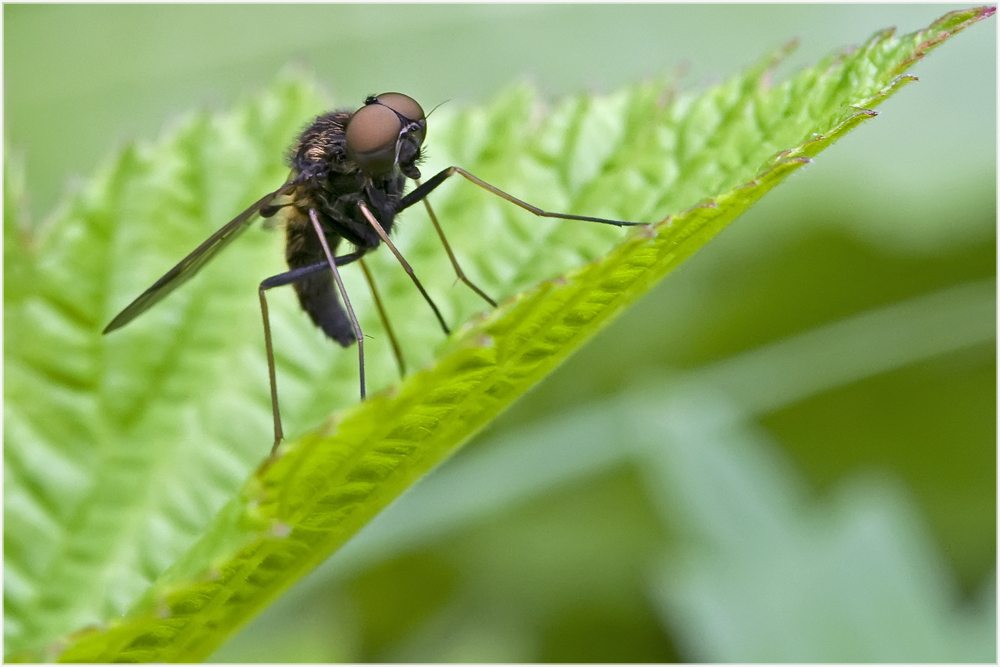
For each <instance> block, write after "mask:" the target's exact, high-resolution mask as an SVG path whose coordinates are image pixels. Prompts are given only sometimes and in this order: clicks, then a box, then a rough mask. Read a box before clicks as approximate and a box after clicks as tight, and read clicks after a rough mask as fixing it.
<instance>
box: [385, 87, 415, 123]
mask: <svg viewBox="0 0 1000 667" xmlns="http://www.w3.org/2000/svg"><path fill="white" fill-rule="evenodd" d="M375 100H376V101H377V102H378V103H379V104H384V105H385V106H387V107H389V108H390V109H392V110H393V111H395V112H396V113H398V114H399V115H400V116H402V117H403V118H405V119H406V120H412V121H418V120H423V119H424V110H423V109H421V108H420V105H419V104H417V101H416V100H415V99H413V98H412V97H410V96H409V95H404V94H403V93H382V94H381V95H379V96H378V97H376V98H375Z"/></svg>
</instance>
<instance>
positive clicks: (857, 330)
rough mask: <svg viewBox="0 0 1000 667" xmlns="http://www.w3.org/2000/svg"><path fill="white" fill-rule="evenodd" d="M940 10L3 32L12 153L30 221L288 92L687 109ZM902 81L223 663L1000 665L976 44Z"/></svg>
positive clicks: (988, 258)
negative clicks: (671, 73) (70, 187)
mask: <svg viewBox="0 0 1000 667" xmlns="http://www.w3.org/2000/svg"><path fill="white" fill-rule="evenodd" d="M955 8H957V7H956V6H935V5H919V6H902V5H879V6H787V5H780V6H772V7H763V6H749V5H740V6H722V5H713V6H703V7H702V6H693V5H691V6H688V5H685V6H614V7H610V6H607V7H606V6H432V7H428V6H374V7H366V6H353V5H351V6H321V5H310V6H292V7H285V6H281V7H278V6H248V7H228V6H172V5H170V6H52V5H48V6H27V5H15V6H11V5H8V6H5V7H4V19H5V20H4V26H5V27H4V30H5V34H4V38H5V39H4V61H5V93H6V95H5V133H6V138H7V144H8V146H12V147H14V148H15V149H16V150H17V151H23V155H24V158H25V169H24V180H25V181H26V183H27V189H28V193H29V196H28V199H27V201H26V202H24V203H23V206H24V207H25V208H26V210H28V211H30V213H31V215H32V216H33V218H34V219H35V220H39V219H41V218H42V217H44V216H46V215H48V214H49V213H51V211H52V210H53V207H54V206H55V202H56V201H57V199H59V198H60V193H62V192H64V191H65V188H66V184H67V182H69V183H71V184H72V182H73V179H74V178H75V177H77V176H78V175H80V174H85V173H90V172H91V171H93V169H94V167H95V165H97V164H98V162H99V160H100V159H102V158H103V157H104V156H106V155H108V154H109V153H110V152H111V151H110V147H111V146H114V145H115V143H116V142H119V143H120V142H123V141H126V140H128V139H131V138H134V137H138V136H152V135H154V134H156V133H157V131H158V130H159V128H160V127H161V126H162V125H163V124H164V123H165V122H167V121H170V120H172V119H174V118H176V117H177V116H178V115H179V114H180V113H181V112H186V111H187V110H189V109H191V108H199V107H203V106H205V105H206V104H209V105H212V106H216V107H223V106H227V105H228V104H229V103H230V102H231V101H232V100H234V99H237V98H240V97H242V96H244V95H246V94H247V92H248V91H252V90H255V89H258V88H260V87H263V86H264V85H265V84H266V83H268V82H269V81H271V80H273V78H274V76H275V74H277V73H278V72H280V71H283V70H284V69H285V68H286V67H287V66H288V64H289V63H300V64H304V65H305V66H306V67H307V68H308V69H309V70H310V71H312V72H314V73H315V76H316V77H317V79H319V80H321V81H324V82H325V83H326V85H327V86H328V87H329V89H330V90H332V91H333V93H334V97H335V99H336V100H337V101H338V102H340V103H343V104H344V105H346V106H351V105H353V104H356V103H357V100H360V99H361V98H363V96H364V95H365V94H368V93H372V92H379V91H382V90H390V89H399V90H402V91H404V92H407V93H409V94H412V95H414V96H415V97H416V98H417V99H420V100H421V101H424V103H425V104H427V106H428V107H430V106H431V105H433V104H434V103H436V101H443V100H446V99H452V100H463V101H473V100H476V101H479V100H483V99H486V98H488V97H490V96H491V95H492V94H493V93H494V92H495V91H497V90H499V89H501V88H505V87H507V86H509V84H510V83H511V82H513V81H518V80H529V81H531V82H533V83H534V84H536V85H537V86H538V87H539V88H540V89H541V90H543V91H545V92H546V93H547V94H550V95H553V96H554V95H558V94H560V93H565V92H570V91H576V90H578V89H580V88H591V89H596V90H599V91H606V90H611V89H614V88H615V87H617V86H618V85H620V84H621V83H623V82H626V81H633V80H636V79H641V78H644V77H651V76H654V75H658V74H660V73H662V72H663V71H665V70H668V69H670V68H671V67H673V66H675V65H679V64H683V63H686V68H687V69H686V73H685V74H684V76H683V77H682V79H681V83H680V87H681V88H682V89H693V88H698V87H700V86H701V85H703V84H704V83H706V82H714V81H718V80H719V79H721V78H722V77H724V76H727V75H730V74H733V73H736V72H738V71H741V70H742V69H744V68H745V67H746V66H748V65H749V64H750V63H752V62H753V61H755V60H756V59H757V58H758V57H759V55H760V54H761V53H764V52H767V51H770V50H772V49H773V48H775V47H776V46H778V45H780V44H782V43H784V42H785V41H787V39H788V38H789V37H798V38H799V39H800V40H801V44H802V45H801V48H800V49H799V50H798V51H797V52H796V53H795V54H794V55H793V56H792V58H791V59H790V61H789V62H788V63H786V64H785V65H784V66H783V67H782V71H783V72H789V71H794V70H795V69H796V68H798V67H801V66H802V65H804V64H806V63H810V62H813V61H815V60H817V59H818V57H819V56H821V55H823V54H825V53H826V52H828V51H829V50H831V49H833V48H837V47H839V46H841V45H842V44H845V43H850V42H856V41H857V40H859V39H862V38H864V37H865V36H867V35H869V34H871V33H872V32H874V31H875V30H877V29H881V28H884V27H888V26H892V25H896V26H899V28H900V30H901V31H909V30H912V29H915V28H918V27H921V26H925V25H927V24H929V23H930V22H931V21H932V20H933V19H935V18H937V17H938V16H940V15H942V14H944V13H945V12H947V11H950V10H952V9H955ZM912 73H913V74H915V75H917V76H918V77H920V79H921V81H920V83H917V84H915V85H912V86H908V87H907V88H906V89H905V90H904V91H902V92H901V93H900V94H899V95H897V96H896V97H895V99H893V100H892V101H891V102H889V103H888V104H886V105H885V106H883V107H881V108H880V112H881V117H880V118H879V119H878V120H876V121H873V122H871V123H868V124H865V125H863V126H861V127H860V128H859V129H857V130H856V131H855V132H854V133H852V134H851V135H850V136H849V137H848V138H846V139H845V140H843V141H842V142H840V144H838V146H837V150H835V151H830V152H829V153H824V154H823V155H822V156H821V157H820V159H819V160H818V161H817V162H816V164H815V165H813V166H811V167H810V168H809V169H808V170H806V171H805V172H804V173H803V174H802V175H800V176H799V177H797V178H795V179H791V180H790V182H789V183H787V184H786V185H784V186H783V187H782V188H779V189H778V190H776V191H775V192H773V193H772V194H771V195H770V196H769V197H767V198H765V199H764V200H763V201H762V202H761V203H760V204H758V205H757V206H756V207H755V208H754V209H752V210H751V211H750V212H749V213H748V214H747V215H746V216H744V217H743V218H742V219H741V220H740V221H739V223H738V224H736V225H733V226H732V228H731V229H729V230H727V231H726V233H725V234H722V235H721V236H720V237H719V238H718V239H717V240H716V241H715V242H714V243H712V244H710V245H709V246H708V247H706V248H705V249H704V250H703V251H702V252H701V253H699V255H698V256H697V257H695V258H694V259H693V260H692V261H690V262H688V263H687V264H686V265H685V269H684V270H683V271H680V272H678V273H676V274H674V275H673V276H671V278H670V279H669V280H667V281H665V282H664V283H663V284H661V285H660V286H659V287H658V288H656V289H655V290H654V291H653V293H651V294H650V295H648V296H647V297H646V298H645V299H644V300H643V301H642V302H640V304H638V307H636V308H633V309H632V310H631V311H629V312H628V313H627V314H626V315H625V316H623V317H622V318H621V319H619V320H618V321H617V322H615V323H614V324H613V325H612V326H610V327H609V328H608V329H606V330H605V331H604V332H603V333H602V334H600V335H599V336H598V337H597V338H595V339H594V340H593V341H592V342H591V343H590V344H589V345H588V347H587V348H585V349H584V350H582V351H581V352H580V353H579V354H577V355H576V356H575V357H573V358H572V359H571V360H570V361H569V362H568V363H566V364H565V365H564V366H562V367H561V368H560V369H559V370H558V371H557V372H556V373H554V374H553V375H552V376H551V377H550V378H549V379H548V380H547V381H546V382H544V383H543V384H542V385H540V386H539V387H538V388H537V389H536V390H535V391H533V392H531V393H530V394H529V395H528V396H527V397H525V399H524V400H522V401H521V402H520V403H519V404H517V405H516V406H515V407H514V408H512V409H511V410H510V411H508V412H507V413H506V414H505V415H503V416H502V417H501V418H500V419H499V420H497V422H495V423H494V424H493V425H491V427H490V428H489V429H488V430H487V432H485V433H483V434H482V435H481V436H480V437H479V438H478V439H477V440H476V441H474V442H473V443H471V444H470V446H469V447H468V448H467V450H466V451H463V452H462V453H461V454H460V455H459V456H457V457H456V458H455V460H453V461H452V462H450V463H449V464H448V465H446V466H445V467H443V468H442V469H441V470H439V471H438V472H436V473H435V474H433V475H432V476H430V477H429V478H428V479H427V480H426V481H425V482H424V483H422V484H421V485H419V486H418V487H417V489H415V490H414V491H413V492H412V493H411V494H408V495H406V496H404V497H403V498H401V499H400V500H399V502H398V503H396V504H395V505H394V506H393V507H392V508H390V511H389V512H387V513H386V514H385V515H383V516H382V517H380V518H379V519H378V520H377V521H375V522H373V523H372V524H371V525H370V526H369V527H368V528H366V529H365V531H364V532H363V533H362V534H361V535H359V538H358V539H357V540H356V541H355V542H353V543H351V545H350V546H349V547H348V548H346V549H344V550H343V551H342V552H340V553H338V554H337V555H336V556H335V557H334V558H333V559H331V560H330V561H329V562H328V563H327V564H326V565H324V566H323V567H322V568H320V570H318V571H317V572H316V573H314V574H313V575H311V576H310V577H308V578H307V579H306V580H304V581H302V582H300V583H299V585H297V586H296V587H295V588H294V589H293V590H292V591H291V592H290V594H289V595H287V596H286V597H285V598H283V599H282V600H281V601H279V602H278V603H277V604H275V605H274V606H273V607H271V608H270V609H269V610H268V611H267V612H265V614H263V615H262V616H260V617H259V618H258V619H257V620H256V621H254V622H253V623H252V624H251V625H250V626H249V627H248V628H246V630H245V631H244V632H243V633H242V634H240V635H239V636H237V637H236V638H234V639H233V640H232V641H231V642H230V643H229V644H228V645H227V646H225V647H223V648H222V649H221V650H220V651H219V652H218V653H217V655H216V659H218V660H224V661H234V662H235V661H264V660H274V661H315V662H320V661H337V660H342V661H362V660H375V661H394V660H399V661H450V660H455V661H481V660H485V661H575V660H576V661H592V660H604V661H668V660H706V661H724V660H738V661H753V660H764V661H783V660H798V661H809V660H823V661H853V660H859V661H881V660H886V661H899V660H913V661H926V660H942V661H961V660H975V661H995V659H996V655H995V611H994V610H995V568H996V552H995V544H996V477H995V471H996V443H995V433H996V411H995V402H996V386H995V378H996V373H995V368H996V359H995V344H994V333H993V332H994V326H995V320H996V313H995V265H996V264H995V262H996V34H995V30H991V29H989V28H986V27H985V26H984V27H981V28H980V29H975V30H970V31H969V32H968V33H967V34H964V35H962V38H960V39H956V40H955V41H954V42H953V43H949V44H947V45H946V46H944V47H943V48H942V49H941V50H940V51H938V52H936V53H935V54H934V56H933V57H932V58H930V59H928V61H927V62H926V63H920V64H918V66H917V67H916V68H915V69H914V70H913V71H912ZM428 142H429V145H430V150H431V151H432V152H433V150H434V137H433V134H432V135H431V136H430V137H429V139H428ZM5 169H7V170H8V171H9V170H10V169H11V165H10V163H9V161H8V162H7V164H6V166H5ZM11 176H17V174H8V177H11ZM14 205H18V203H17V202H5V206H6V207H9V206H14ZM5 213H6V211H5ZM775 248H778V249H779V251H778V252H776V251H775ZM6 259H8V258H6V257H5V260H6ZM15 263H16V262H15ZM15 268H16V267H15ZM5 270H11V268H10V267H9V266H8V268H7V269H5ZM567 461H569V462H570V463H569V464H567ZM790 628H794V631H792V630H790ZM865 633H868V634H865Z"/></svg>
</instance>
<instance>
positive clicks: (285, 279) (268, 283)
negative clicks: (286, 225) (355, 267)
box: [257, 252, 362, 454]
mask: <svg viewBox="0 0 1000 667" xmlns="http://www.w3.org/2000/svg"><path fill="white" fill-rule="evenodd" d="M361 255H362V253H357V252H354V253H350V254H348V255H341V256H340V257H337V258H335V260H334V261H335V263H336V264H337V265H339V266H343V265H345V264H350V263H351V262H353V261H355V260H358V259H361ZM329 268H330V265H329V263H328V262H319V263H317V264H312V265H310V266H304V267H301V268H298V269H293V270H292V271H287V272H285V273H280V274H278V275H276V276H271V277H270V278H267V279H266V280H264V281H263V282H261V284H260V287H259V288H258V289H257V294H258V296H259V297H260V312H261V316H262V317H263V320H264V347H265V349H266V350H267V374H268V377H269V379H270V381H271V412H272V413H273V415H274V446H273V447H272V448H271V453H272V454H274V452H275V450H277V449H278V445H279V444H280V443H281V441H282V440H283V439H284V437H285V435H284V432H283V431H282V429H281V412H280V411H279V409H278V383H277V377H276V373H275V369H274V347H273V346H272V344H271V318H270V317H269V315H268V311H267V298H266V297H265V295H264V293H265V292H267V290H269V289H273V288H275V287H281V286H282V285H290V284H291V283H294V282H296V281H297V280H301V279H302V278H305V277H306V276H308V275H311V274H313V273H317V272H318V271H326V270H329Z"/></svg>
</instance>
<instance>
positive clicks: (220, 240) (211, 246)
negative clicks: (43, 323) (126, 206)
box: [104, 181, 296, 333]
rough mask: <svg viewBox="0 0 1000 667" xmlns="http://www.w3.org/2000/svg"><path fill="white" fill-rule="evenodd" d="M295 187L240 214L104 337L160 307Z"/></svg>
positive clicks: (142, 297)
mask: <svg viewBox="0 0 1000 667" xmlns="http://www.w3.org/2000/svg"><path fill="white" fill-rule="evenodd" d="M295 186H296V183H295V182H294V181H289V182H288V183H285V184H284V185H283V186H281V187H280V188H278V189H277V190H275V191H274V192H272V193H270V194H267V195H264V196H263V197H261V198H260V200H258V201H257V203H255V204H253V205H252V206H251V207H250V208H248V209H247V210H245V211H243V212H242V213H240V214H239V215H238V216H236V217H235V218H233V219H232V220H231V221H230V222H229V223H227V224H226V225H225V226H224V227H222V229H220V230H219V231H217V232H215V233H214V234H212V235H211V236H210V237H208V239H206V240H205V242H204V243H202V244H201V245H200V246H198V247H197V248H195V249H194V251H193V252H192V253H191V254H190V255H188V256H187V257H185V258H184V259H182V260H181V261H180V262H179V263H178V264H177V266H175V267H174V268H172V269H170V270H169V271H167V273H166V274H164V276H163V277H162V278H160V279H159V280H157V281H156V282H155V283H153V285H152V286H151V287H150V288H149V289H147V290H146V291H145V292H143V293H142V294H140V295H139V297H138V298H137V299H136V300H135V301H133V302H132V303H130V304H129V305H128V306H126V307H125V310H123V311H122V312H120V313H118V315H116V316H115V319H113V320H111V323H110V324H108V326H106V327H105V328H104V333H110V332H112V331H114V330H115V329H119V328H121V327H123V326H125V325H126V324H128V323H129V322H131V321H132V320H134V319H135V318H136V317H138V316H139V315H141V314H143V313H144V312H146V311H147V310H149V309H150V308H152V307H153V306H154V305H156V304H157V303H159V302H160V300H162V299H163V297H165V296H167V295H168V294H170V293H171V292H173V291H174V290H175V289H177V288H178V287H180V286H181V285H183V284H184V283H186V282H187V281H188V280H190V279H191V278H192V277H193V276H194V274H196V273H198V271H200V270H201V268H202V267H203V266H205V265H206V264H208V262H209V260H211V259H212V258H213V257H215V256H216V255H217V254H218V253H219V251H221V250H222V249H223V248H225V247H226V246H228V245H229V244H230V243H231V242H232V241H233V239H235V238H236V237H237V236H239V235H240V234H241V233H242V232H243V231H244V230H245V229H246V228H247V227H249V226H250V222H251V221H252V220H253V219H254V216H255V215H257V214H258V213H260V211H261V209H263V208H265V207H267V206H269V205H270V204H271V202H272V201H274V200H275V198H277V197H280V196H282V195H286V194H288V193H289V192H291V191H292V190H293V189H295Z"/></svg>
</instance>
